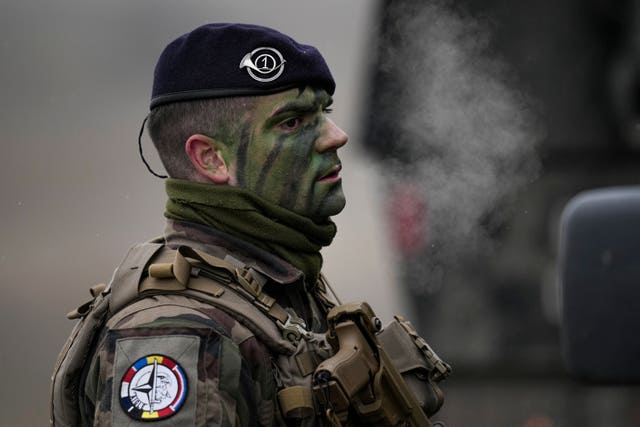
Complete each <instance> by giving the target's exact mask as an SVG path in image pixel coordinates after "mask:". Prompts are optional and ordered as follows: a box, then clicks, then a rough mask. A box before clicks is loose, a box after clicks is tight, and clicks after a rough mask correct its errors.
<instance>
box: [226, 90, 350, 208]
mask: <svg viewBox="0 0 640 427" xmlns="http://www.w3.org/2000/svg"><path fill="white" fill-rule="evenodd" d="M330 104H331V97H330V96H329V95H328V94H327V93H326V92H325V91H323V90H313V89H311V88H306V89H305V90H303V91H300V90H298V89H292V90H289V91H286V92H281V93H278V94H275V95H269V96H264V97H260V99H259V100H258V102H257V104H256V107H255V109H254V110H253V112H252V113H251V115H250V117H249V118H248V119H247V121H246V126H245V128H244V129H243V131H242V133H241V137H240V143H239V144H238V146H237V151H236V155H235V156H234V157H235V164H234V165H233V166H234V168H235V171H234V172H235V183H236V185H238V186H240V187H243V188H246V189H248V190H250V191H253V192H254V193H256V194H258V195H259V196H261V197H263V198H265V199H267V200H269V201H271V202H273V203H276V204H278V205H279V206H282V207H284V208H287V209H289V210H291V211H293V212H296V213H299V214H301V215H305V216H307V217H311V218H324V217H328V216H331V215H335V214H337V213H338V212H340V211H341V210H342V209H343V208H344V205H345V197H344V193H343V192H342V183H341V179H340V177H339V171H340V160H339V158H338V155H337V153H336V150H337V149H338V148H340V147H341V146H342V145H344V144H345V143H346V141H347V136H346V135H345V134H344V132H342V130H340V129H339V128H338V127H337V126H336V125H335V124H334V123H333V122H332V121H331V120H330V119H329V118H328V117H327V113H328V112H329V110H328V107H329V105H330Z"/></svg>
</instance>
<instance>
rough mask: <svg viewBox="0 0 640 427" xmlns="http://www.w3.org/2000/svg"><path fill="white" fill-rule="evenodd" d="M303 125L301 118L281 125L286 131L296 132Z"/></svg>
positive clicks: (295, 118) (293, 118) (294, 118)
mask: <svg viewBox="0 0 640 427" xmlns="http://www.w3.org/2000/svg"><path fill="white" fill-rule="evenodd" d="M301 124H302V118H300V117H292V118H290V119H288V120H285V121H284V122H282V123H280V127H281V128H282V129H283V130H285V131H288V132H290V131H294V130H296V129H298V128H299V127H300V125H301Z"/></svg>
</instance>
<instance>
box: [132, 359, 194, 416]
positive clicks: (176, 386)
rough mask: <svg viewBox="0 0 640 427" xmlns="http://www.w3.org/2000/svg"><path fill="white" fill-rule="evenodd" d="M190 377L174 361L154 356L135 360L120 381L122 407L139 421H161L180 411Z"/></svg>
mask: <svg viewBox="0 0 640 427" xmlns="http://www.w3.org/2000/svg"><path fill="white" fill-rule="evenodd" d="M187 387H188V386H187V376H186V375H185V374H184V371H183V370H182V367H181V366H180V365H179V364H178V363H177V362H176V361H175V360H173V359H172V358H170V357H167V356H163V355H160V354H151V355H148V356H144V357H141V358H140V359H138V360H136V361H135V362H134V363H133V364H132V365H131V366H130V367H129V369H127V371H126V372H125V374H124V376H123V377H122V380H121V381H120V406H122V409H123V410H124V411H125V413H126V414H127V415H128V416H129V417H131V418H133V419H134V420H137V421H150V420H162V419H165V418H169V417H170V416H172V415H173V414H175V413H176V412H178V411H179V410H180V408H181V407H182V404H183V403H184V400H185V397H186V396H187Z"/></svg>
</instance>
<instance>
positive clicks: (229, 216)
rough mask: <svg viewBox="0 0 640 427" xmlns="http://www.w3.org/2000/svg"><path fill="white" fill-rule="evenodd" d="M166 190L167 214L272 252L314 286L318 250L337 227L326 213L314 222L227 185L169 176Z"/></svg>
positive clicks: (318, 257) (320, 258)
mask: <svg viewBox="0 0 640 427" xmlns="http://www.w3.org/2000/svg"><path fill="white" fill-rule="evenodd" d="M166 191H167V195H168V196H169V199H168V200H167V206H166V211H165V214H164V215H165V216H166V217H167V218H170V219H174V220H183V221H190V222H195V223H198V224H202V225H207V226H210V227H213V228H216V229H218V230H220V231H223V232H225V233H229V234H232V235H234V236H236V237H239V238H241V239H243V240H245V241H247V242H250V243H252V244H254V245H255V246H257V247H259V248H262V249H265V250H267V251H270V252H272V253H274V254H276V255H278V256H279V257H280V258H282V259H284V260H285V261H287V262H289V263H290V264H292V265H293V266H295V267H296V268H298V269H300V270H301V271H302V272H303V273H304V275H305V282H306V284H307V285H308V286H309V285H311V286H314V285H315V283H316V281H317V280H318V276H319V274H320V269H321V267H322V255H320V249H321V248H322V247H323V246H328V245H329V244H330V243H331V241H332V240H333V238H334V236H335V235H336V231H337V228H336V225H335V224H334V223H333V221H331V220H330V219H329V218H327V219H326V220H325V221H324V222H322V223H317V222H315V221H313V220H311V219H309V218H307V217H305V216H302V215H299V214H297V213H294V212H291V211H289V210H287V209H284V208H282V207H280V206H277V205H275V204H273V203H271V202H268V201H266V200H264V199H262V198H260V197H258V196H256V195H254V194H252V193H251V192H249V191H247V190H244V189H242V188H238V187H232V186H229V185H214V184H202V183H198V182H192V181H185V180H180V179H173V178H169V179H167V180H166Z"/></svg>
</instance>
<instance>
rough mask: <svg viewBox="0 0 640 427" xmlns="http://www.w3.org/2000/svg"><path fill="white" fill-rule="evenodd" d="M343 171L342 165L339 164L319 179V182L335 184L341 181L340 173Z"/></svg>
mask: <svg viewBox="0 0 640 427" xmlns="http://www.w3.org/2000/svg"><path fill="white" fill-rule="evenodd" d="M341 170H342V165H341V164H337V165H335V166H333V167H331V169H329V170H328V171H326V172H325V173H324V174H323V175H321V176H320V178H318V182H334V181H337V180H339V179H340V171H341Z"/></svg>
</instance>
